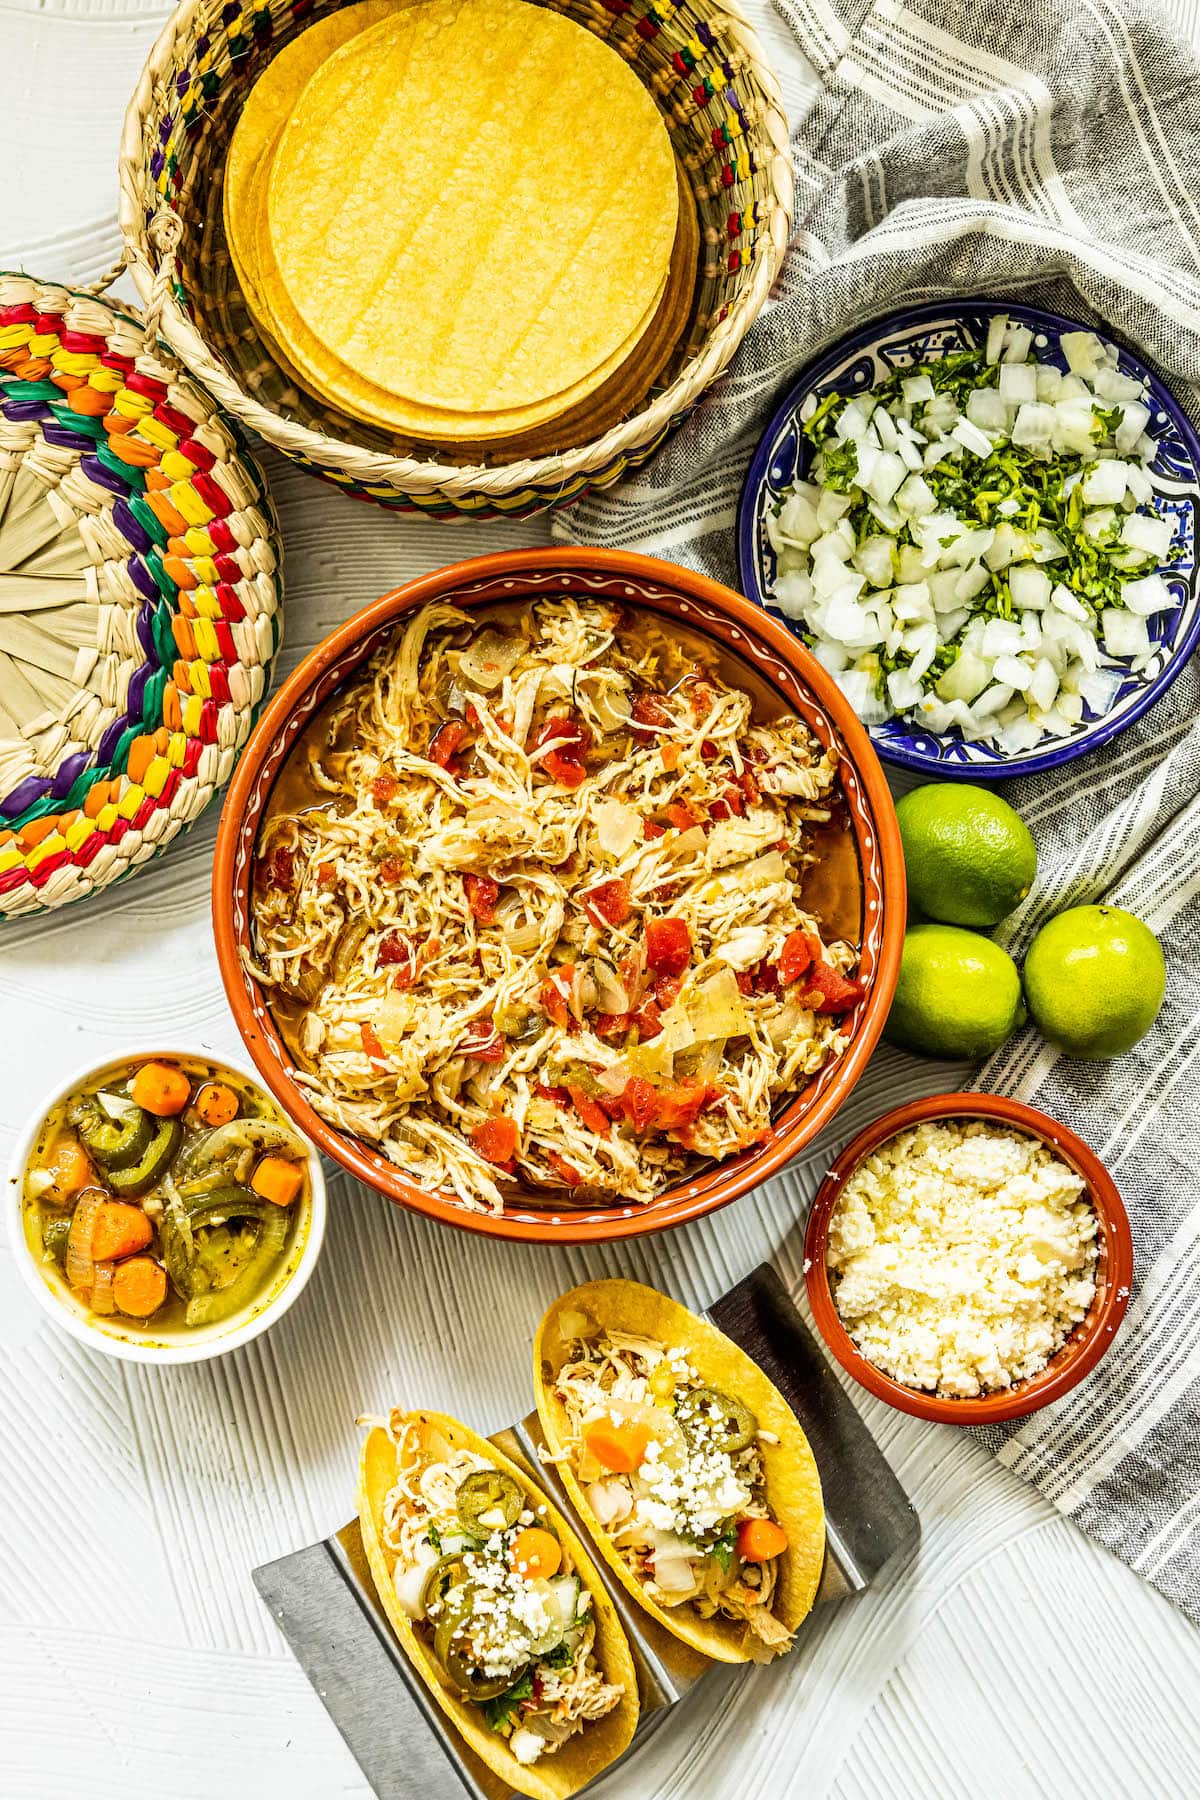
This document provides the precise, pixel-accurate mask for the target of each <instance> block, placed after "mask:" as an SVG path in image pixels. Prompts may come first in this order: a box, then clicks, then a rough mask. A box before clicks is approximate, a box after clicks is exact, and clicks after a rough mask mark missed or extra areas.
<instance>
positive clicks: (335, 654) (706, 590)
mask: <svg viewBox="0 0 1200 1800" xmlns="http://www.w3.org/2000/svg"><path fill="white" fill-rule="evenodd" d="M562 592H575V593H584V594H587V595H595V596H596V597H598V598H604V599H610V600H619V601H620V602H622V603H623V604H624V605H626V606H631V607H635V608H640V609H644V610H646V611H649V612H654V613H658V614H660V615H662V616H664V617H666V618H668V619H675V620H679V621H681V622H683V623H685V624H687V625H688V626H689V627H691V628H692V629H693V630H696V631H700V632H702V633H703V634H704V635H706V636H707V637H710V638H712V639H714V640H715V641H716V642H717V643H718V644H720V645H722V646H723V647H725V649H726V650H727V651H730V652H732V653H733V654H734V655H736V656H739V657H741V658H742V660H743V661H746V662H748V663H749V664H750V665H751V666H752V667H753V668H754V669H756V670H757V671H758V672H759V674H760V675H761V676H762V677H763V678H764V679H765V680H766V681H768V682H769V683H770V684H771V685H772V686H773V687H775V688H776V689H778V691H779V693H780V695H781V696H782V698H783V699H784V700H785V702H786V703H787V705H788V706H789V707H790V708H791V709H792V710H794V711H795V712H797V713H799V714H800V715H801V716H802V717H803V718H804V719H805V720H806V721H807V722H808V724H809V725H810V727H811V728H812V730H813V732H814V733H815V734H816V736H817V737H818V738H819V739H820V740H821V742H822V743H824V744H826V745H836V746H837V748H838V750H839V751H840V753H841V757H842V788H843V793H844V797H845V800H846V803H847V808H848V812H849V815H850V821H851V826H852V829H853V832H854V836H855V841H856V848H857V853H858V859H859V864H860V869H861V875H862V901H863V908H862V910H863V934H862V961H861V970H862V975H863V978H864V983H865V989H866V991H865V994H864V997H863V999H862V1000H861V1001H860V1003H859V1004H858V1006H857V1007H856V1008H855V1010H854V1011H853V1012H852V1013H850V1014H848V1015H847V1018H846V1029H847V1031H848V1033H849V1035H850V1039H851V1041H850V1044H849V1046H848V1048H847V1049H846V1051H845V1053H844V1054H843V1055H842V1056H841V1057H840V1058H838V1059H837V1060H836V1061H835V1062H832V1063H830V1064H827V1065H826V1067H825V1068H824V1069H823V1070H821V1071H820V1073H819V1074H818V1075H817V1076H816V1077H815V1079H814V1080H812V1081H811V1082H810V1083H809V1084H808V1086H807V1087H806V1088H805V1089H804V1090H803V1091H802V1092H801V1093H799V1094H798V1095H797V1096H796V1097H795V1098H794V1099H793V1100H792V1101H790V1102H789V1104H788V1105H787V1106H786V1107H784V1108H783V1109H782V1110H781V1112H780V1113H779V1115H778V1117H777V1118H776V1120H775V1122H774V1126H773V1128H772V1132H771V1136H770V1139H769V1141H768V1142H767V1143H765V1144H763V1145H761V1146H757V1147H755V1148H754V1149H753V1150H748V1151H745V1152H743V1153H742V1154H741V1155H740V1156H737V1157H733V1158H731V1159H730V1160H729V1161H728V1162H725V1163H721V1164H720V1165H716V1166H712V1167H709V1168H700V1169H698V1170H697V1171H696V1172H695V1173H694V1174H693V1175H691V1176H690V1177H689V1178H688V1179H687V1180H685V1181H683V1182H681V1183H680V1184H679V1185H677V1186H676V1187H674V1188H671V1189H670V1190H668V1191H667V1192H666V1193H664V1194H663V1195H662V1196H661V1197H660V1198H659V1199H658V1200H657V1201H655V1202H653V1203H652V1204H651V1205H648V1206H647V1205H637V1206H634V1205H627V1204H616V1205H612V1206H586V1207H584V1206H581V1207H578V1208H571V1207H565V1206H564V1207H563V1208H562V1209H561V1210H560V1211H557V1212H556V1211H551V1210H549V1209H548V1208H546V1207H545V1206H538V1205H534V1204H533V1203H531V1202H530V1201H529V1200H528V1199H525V1200H522V1199H520V1198H519V1197H518V1198H517V1199H515V1200H513V1201H511V1202H510V1203H509V1206H508V1208H507V1209H506V1210H505V1212H504V1213H503V1215H500V1216H497V1215H493V1214H491V1213H486V1212H475V1211H471V1210H469V1209H468V1208H466V1207H464V1206H463V1205H462V1204H461V1203H460V1202H459V1201H458V1200H456V1199H454V1198H453V1197H452V1196H450V1195H447V1194H443V1193H433V1192H430V1191H428V1190H427V1189H426V1188H424V1187H422V1186H421V1185H420V1184H419V1183H418V1182H417V1181H415V1180H414V1179H412V1178H411V1177H409V1176H407V1175H406V1174H405V1173H404V1172H403V1171H402V1170H401V1169H399V1168H397V1167H396V1165H395V1164H394V1163H391V1162H389V1161H388V1160H387V1159H386V1157H384V1156H382V1155H380V1154H379V1153H378V1152H377V1151H375V1150H374V1149H372V1148H371V1146H370V1145H368V1144H366V1143H364V1142H363V1141H362V1140H361V1139H358V1138H355V1137H352V1136H350V1135H349V1134H347V1133H344V1132H341V1131H339V1130H337V1129H336V1128H335V1127H333V1126H331V1125H328V1124H326V1122H325V1121H324V1120H323V1119H322V1118H320V1117H319V1116H318V1114H317V1113H316V1112H314V1110H313V1108H312V1107H311V1106H310V1105H309V1103H308V1100H307V1099H306V1098H305V1095H304V1092H303V1090H302V1089H301V1088H300V1087H299V1086H298V1085H297V1083H296V1081H295V1079H294V1068H293V1065H292V1063H291V1060H290V1058H289V1056H288V1052H287V1050H286V1048H285V1047H284V1044H283V1042H282V1041H281V1038H280V1035H279V1033H278V1031H277V1030H276V1028H275V1025H274V1023H273V1021H272V1019H271V1015H270V1012H269V1011H268V1008H267V1004H266V998H265V996H264V994H263V991H262V989H261V988H260V987H259V985H258V984H257V982H256V981H255V980H254V978H253V977H252V976H251V975H250V974H249V972H248V971H247V970H246V968H245V965H244V962H243V959H242V954H241V953H242V951H243V950H244V949H246V948H248V946H249V942H250V929H249V918H248V914H249V888H250V877H251V870H252V866H253V861H254V845H255V840H256V838H257V834H258V829H259V823H260V820H261V818H262V815H263V810H264V807H265V806H266V802H267V797H268V795H269V794H270V791H271V786H272V783H273V782H274V780H275V778H276V776H277V775H278V774H279V771H280V768H281V767H282V765H283V763H284V761H285V759H286V757H287V755H288V752H289V751H290V750H291V748H292V746H293V744H294V743H295V741H296V738H297V736H298V735H299V733H300V731H301V730H302V729H303V727H304V726H305V725H306V724H307V723H308V721H309V719H310V718H311V717H312V715H313V713H314V711H315V710H316V708H317V707H319V706H320V705H321V704H322V703H323V702H324V701H325V700H327V699H328V698H329V696H330V694H332V692H333V691H334V689H335V688H336V687H338V686H339V685H340V684H341V683H342V682H344V681H345V680H346V679H347V677H348V676H350V675H352V674H353V672H354V671H355V669H357V668H358V666H359V664H360V663H362V662H363V661H364V660H365V659H366V658H367V657H368V656H369V655H370V654H371V653H372V651H373V650H375V649H376V648H377V647H378V645H379V643H380V642H381V640H382V639H383V638H385V637H386V636H387V635H388V634H389V633H390V632H391V631H392V630H393V629H394V627H395V626H396V623H397V621H398V620H400V619H403V618H404V617H406V616H407V615H408V614H409V613H412V612H414V611H416V610H417V609H418V608H419V607H422V606H426V605H428V604H429V603H430V602H431V601H441V602H449V603H452V604H453V605H455V606H459V607H463V608H466V609H470V608H471V607H483V606H488V605H494V604H495V603H496V602H498V601H512V600H517V601H520V600H524V599H540V598H545V597H546V596H547V595H550V594H555V593H562ZM904 914H905V889H904V864H903V858H902V855H901V849H900V835H899V830H898V828H897V825H896V815H895V810H894V808H893V806H892V800H891V796H890V794H889V792H888V788H887V783H886V781H885V780H884V776H883V771H882V769H881V767H880V764H879V762H878V759H877V758H876V755H875V752H874V751H873V750H872V748H871V746H870V744H869V743H868V741H867V736H866V733H865V731H864V730H863V728H862V726H861V725H860V724H859V722H858V720H857V719H856V718H855V716H854V714H853V712H852V711H851V710H850V707H849V706H848V705H847V703H846V701H845V700H843V698H842V696H841V694H840V693H839V691H838V689H837V687H836V685H835V684H834V682H833V681H832V679H831V678H830V677H829V676H828V675H827V674H826V673H825V671H824V670H823V669H822V668H821V667H820V666H819V665H818V664H817V663H816V662H815V661H814V660H813V658H812V657H811V656H809V654H808V653H807V651H806V650H805V649H804V648H803V647H802V646H801V645H800V644H799V643H798V642H797V641H796V639H795V638H794V637H793V636H792V634H791V633H790V632H789V631H788V630H787V628H786V627H785V626H783V625H782V624H778V623H777V622H776V621H775V620H774V619H772V618H769V617H768V616H767V615H766V614H765V613H763V612H762V611H761V610H760V609H759V608H758V607H756V606H752V605H751V604H750V602H749V601H748V600H744V599H743V598H742V597H741V595H739V594H735V593H733V592H732V591H731V590H730V589H728V588H724V587H721V586H720V585H719V584H718V583H716V582H713V581H709V580H707V579H706V578H705V577H703V576H701V575H696V574H693V573H691V572H690V571H688V570H686V569H679V568H675V567H674V566H673V565H671V564H668V563H662V562H657V561H654V560H653V559H651V558H650V557H643V556H633V555H627V554H625V553H623V552H617V551H607V550H592V549H583V550H578V549H559V548H557V547H553V548H548V549H544V550H542V549H538V550H519V551H512V552H506V553H504V554H502V555H497V556H481V557H476V558H474V559H472V560H471V561H468V562H463V563H458V564H455V565H454V566H453V567H451V568H446V569H439V570H437V571H436V572H435V573H434V574H432V575H427V576H423V577H422V578H421V579H420V580H418V581H411V582H409V583H407V584H406V586H404V587H402V588H397V589H396V591H395V592H394V593H391V594H385V595H384V597H383V598H382V599H381V600H377V601H376V602H375V603H374V605H372V606H368V607H366V608H364V610H363V611H362V612H360V613H358V614H357V615H356V616H355V617H354V618H352V619H349V620H347V621H346V623H345V624H344V625H341V626H339V627H338V629H337V630H336V631H335V632H333V633H332V634H331V635H330V636H329V637H328V638H327V639H326V640H325V642H324V643H323V644H321V645H320V646H319V647H318V648H317V649H316V650H314V651H313V653H312V654H311V655H310V656H308V657H307V658H306V659H305V661H304V662H302V663H301V665H300V667H299V668H298V669H297V670H296V671H295V673H294V674H293V675H292V676H291V677H290V678H289V680H287V681H286V682H285V683H284V684H283V686H282V687H281V688H280V690H279V692H278V693H277V694H276V695H275V697H274V699H273V700H272V701H271V703H270V705H269V706H268V707H267V709H266V711H265V712H264V713H263V716H262V718H261V719H260V721H259V723H258V726H257V728H256V730H255V731H254V733H253V735H252V737H251V739H250V742H249V744H248V745H247V747H246V749H245V750H244V751H243V753H242V757H241V761H240V762H239V764H238V767H237V771H236V773H235V775H234V779H233V781H232V783H231V784H230V788H229V792H228V795H227V797H226V800H225V806H224V810H223V812H222V815H221V826H220V831H219V834H218V837H217V848H216V860H215V864H214V871H213V921H214V929H215V933H216V942H217V957H218V960H219V963H220V968H221V976H222V979H223V981H224V983H225V991H226V993H227V994H228V996H229V1002H230V1005H231V1006H232V1008H233V1014H234V1018H235V1019H236V1021H237V1025H238V1029H239V1030H240V1031H241V1034H242V1036H243V1038H244V1039H245V1042H246V1047H247V1049H248V1050H249V1052H250V1055H251V1056H252V1057H253V1058H254V1061H255V1063H256V1064H257V1066H258V1069H259V1072H260V1074H261V1075H262V1078H263V1080H264V1081H265V1083H266V1085H267V1086H268V1088H270V1090H271V1092H272V1093H273V1094H274V1095H275V1097H276V1099H277V1100H278V1101H279V1103H280V1105H281V1106H283V1108H284V1109H285V1110H286V1111H287V1112H288V1113H289V1114H290V1116H291V1117H292V1118H293V1119H295V1120H296V1122H297V1123H298V1124H299V1126H300V1128H301V1129H302V1130H303V1131H304V1132H306V1133H307V1135H308V1136H309V1137H311V1138H313V1139H314V1140H315V1141H316V1142H317V1143H318V1144H320V1146H321V1148H322V1149H323V1150H326V1151H328V1153H329V1154H330V1156H333V1157H335V1158H336V1159H337V1161H338V1162H340V1163H341V1164H342V1165H343V1166H344V1167H345V1168H347V1169H348V1170H349V1171H350V1173H351V1174H353V1175H357V1176H358V1177H359V1179H360V1180H361V1181H365V1182H366V1183H367V1185H368V1186H369V1187H373V1188H375V1189H377V1190H378V1192H379V1193H381V1194H386V1195H387V1197H388V1198H389V1199H391V1200H396V1201H398V1202H399V1203H400V1204H401V1205H402V1206H408V1207H411V1208H412V1209H413V1210H414V1211H416V1212H420V1213H424V1214H425V1215H426V1216H427V1217H429V1218H433V1219H441V1220H443V1221H445V1222H446V1223H447V1224H451V1225H458V1226H462V1227H464V1228H465V1229H467V1230H469V1231H482V1232H486V1233H488V1234H490V1235H492V1236H495V1237H507V1238H520V1239H525V1240H541V1241H543V1242H557V1243H591V1242H595V1241H597V1240H599V1239H603V1238H620V1237H633V1236H635V1235H637V1234H639V1233H641V1232H647V1231H660V1230H662V1229H663V1228H664V1227H665V1226H669V1225H680V1224H683V1223H684V1221H686V1220H688V1219H696V1218H699V1217H700V1216H701V1215H702V1214H704V1213H709V1212H712V1211H713V1210H714V1209H715V1208H716V1207H718V1206H723V1205H725V1204H726V1202H727V1201H730V1200H733V1199H735V1198H736V1197H737V1195H739V1194H744V1193H745V1192H746V1190H747V1189H748V1188H752V1187H756V1186H757V1185H758V1184H759V1182H762V1181H765V1180H766V1179H767V1177H768V1176H770V1175H774V1174H775V1173H776V1171H777V1170H779V1169H781V1168H782V1167H783V1166H784V1164H785V1163H787V1162H789V1161H790V1160H791V1158H792V1157H793V1156H794V1155H795V1154H796V1152H797V1151H798V1150H799V1149H800V1148H801V1146H802V1145H804V1144H806V1143H808V1141H809V1139H810V1138H812V1137H813V1136H814V1135H815V1134H816V1133H817V1132H818V1131H819V1130H820V1129H821V1128H822V1126H824V1125H826V1124H828V1122H829V1120H830V1119H831V1118H832V1117H833V1115H834V1113H835V1112H836V1111H837V1109H838V1107H839V1106H840V1105H841V1104H842V1102H843V1101H844V1100H845V1098H846V1096H847V1095H848V1094H849V1093H850V1091H851V1089H852V1088H853V1087H854V1084H855V1082H856V1081H857V1080H858V1078H859V1076H860V1075H861V1074H862V1072H863V1069H864V1067H865V1066H866V1062H867V1059H868V1057H869V1056H870V1054H871V1051H872V1050H873V1048H874V1046H875V1043H876V1040H877V1039H878V1037H879V1034H880V1031H881V1030H882V1028H883V1022H884V1020H885V1018H886V1017H887V1011H888V1007H889V1005H890V1004H891V999H892V993H893V990H894V988H895V985H896V973H897V969H898V967H899V962H900V947H901V942H902V940H903V936H904Z"/></svg>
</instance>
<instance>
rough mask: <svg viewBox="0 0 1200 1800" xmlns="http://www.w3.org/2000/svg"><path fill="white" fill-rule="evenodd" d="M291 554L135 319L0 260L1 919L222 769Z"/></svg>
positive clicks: (197, 797)
mask: <svg viewBox="0 0 1200 1800" xmlns="http://www.w3.org/2000/svg"><path fill="white" fill-rule="evenodd" d="M114 273H115V271H114ZM101 285H103V284H101ZM278 562H279V552H278V536H277V526H276V522H275V514H274V510H273V508H272V506H271V502H270V499H269V497H268V495H267V490H266V486H265V484H264V482H263V478H262V476H261V474H260V473H259V470H258V468H257V466H256V465H255V463H254V462H253V460H252V459H251V458H250V456H249V455H248V454H247V452H246V450H245V447H244V444H243V442H242V438H241V433H240V430H239V429H238V428H237V427H236V426H235V425H231V423H230V422H229V421H228V420H225V419H223V418H222V417H220V416H219V414H218V412H217V410H216V408H215V407H214V405H213V402H212V399H211V398H210V397H209V395H208V394H207V393H205V392H204V390H203V389H202V388H200V387H199V386H198V385H197V383H196V382H195V381H193V380H192V379H191V377H190V376H189V375H188V374H187V372H186V371H185V370H184V369H182V368H181V367H180V366H179V364H178V363H176V361H175V359H174V358H173V357H171V356H170V355H169V354H166V353H164V352H163V350H162V348H161V346H160V345H158V344H157V343H156V341H155V340H154V337H153V334H152V333H151V332H149V331H148V330H147V328H146V326H145V324H144V323H143V321H142V320H140V319H138V318H137V317H136V316H134V315H133V314H132V313H130V312H129V311H128V310H125V309H122V308H120V307H118V306H115V305H113V304H112V303H111V302H109V301H107V300H103V299H101V298H99V297H98V295H97V294H95V293H94V292H93V293H81V292H76V291H74V290H72V289H69V288H63V287H59V286H56V285H55V284H53V283H50V282H42V281H36V280H34V279H33V278H32V277H30V276H28V275H19V274H0V713H2V714H3V718H2V719H0V918H5V917H11V916H14V915H18V914H24V913H32V912H40V911H44V910H46V909H48V908H51V907H57V906H62V905H65V904H66V903H67V902H68V901H71V900H77V899H82V898H84V897H86V896H87V895H89V894H94V893H96V892H98V890H100V889H101V888H104V887H107V886H108V885H109V884H110V883H111V882H114V881H118V880H120V879H121V878H122V877H123V876H125V875H128V874H130V873H131V872H132V871H133V870H134V869H137V868H139V867H140V866H141V865H142V864H143V863H145V862H147V861H148V860H149V858H150V857H152V856H153V855H154V854H155V853H156V852H157V851H159V850H161V849H162V848H163V847H164V846H165V845H167V844H169V843H170V841H171V840H172V838H174V837H175V836H177V835H178V833H179V832H180V831H182V830H184V829H185V828H186V827H187V826H189V825H190V824H192V822H193V821H194V820H195V819H196V818H198V817H199V815H200V813H201V812H202V811H203V810H204V808H205V807H206V806H207V804H208V802H209V801H210V800H211V799H212V797H213V795H214V793H215V792H216V791H217V790H218V788H220V787H222V786H223V785H224V783H225V782H226V781H227V780H228V778H229V775H230V774H231V773H232V770H233V764H234V762H235V760H236V758H237V755H238V752H239V751H240V750H241V748H242V746H243V744H244V743H245V741H246V739H247V738H248V737H249V735H250V730H251V727H252V726H253V723H254V720H255V718H256V716H257V713H258V710H259V708H260V706H261V703H262V701H263V700H264V699H265V697H266V693H267V688H268V686H269V684H270V674H271V664H272V661H273V659H274V656H275V652H276V649H277V648H278V644H279V623H280V596H281V577H280V572H279V566H278Z"/></svg>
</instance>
